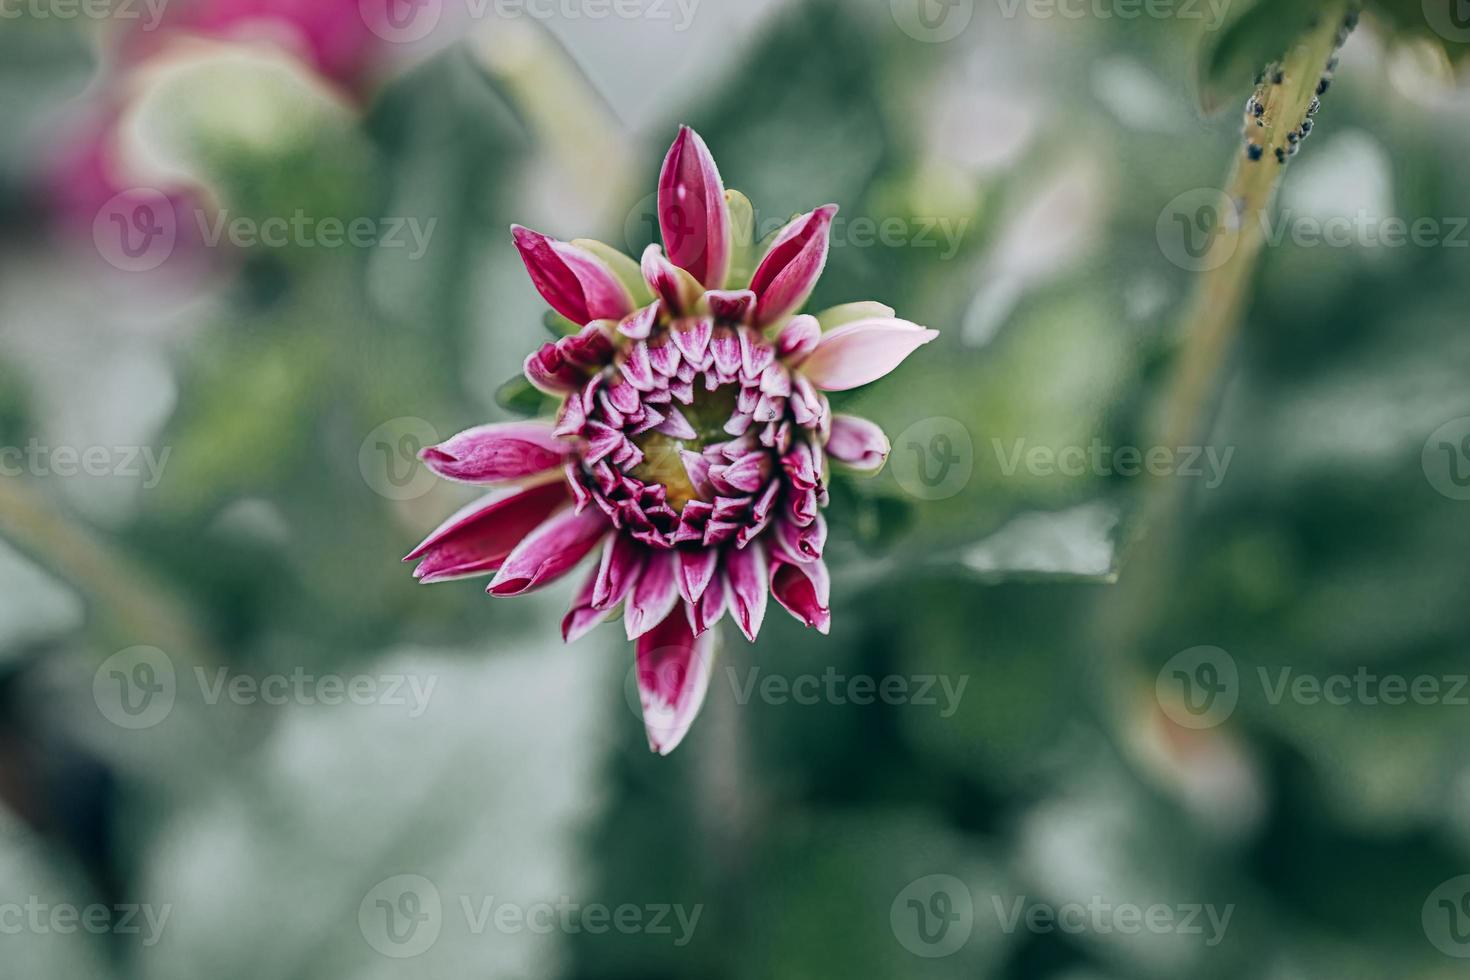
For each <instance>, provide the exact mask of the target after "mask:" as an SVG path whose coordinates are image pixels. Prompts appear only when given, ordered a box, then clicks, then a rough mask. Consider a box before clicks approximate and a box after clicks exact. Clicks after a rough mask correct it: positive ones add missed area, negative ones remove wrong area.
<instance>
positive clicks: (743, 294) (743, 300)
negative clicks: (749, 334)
mask: <svg viewBox="0 0 1470 980" xmlns="http://www.w3.org/2000/svg"><path fill="white" fill-rule="evenodd" d="M704 301H705V302H706V303H708V304H709V313H710V316H712V317H714V318H715V319H716V320H719V321H720V322H721V323H745V322H746V321H747V320H749V319H750V311H751V310H752V309H753V308H754V307H755V293H753V292H751V291H750V290H748V289H732V290H724V289H711V290H710V291H709V292H707V293H705V294H704Z"/></svg>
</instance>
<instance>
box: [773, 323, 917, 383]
mask: <svg viewBox="0 0 1470 980" xmlns="http://www.w3.org/2000/svg"><path fill="white" fill-rule="evenodd" d="M938 336H939V331H937V330H930V329H928V328H927V327H921V326H919V325H918V324H916V323H910V322H908V321H907V320H893V319H878V320H859V321H857V322H856V323H848V324H844V325H843V326H840V327H837V328H836V329H834V330H831V331H828V332H827V333H825V334H823V335H822V339H821V342H820V343H818V344H817V349H816V350H814V351H812V354H811V356H810V357H808V358H807V359H806V362H805V363H804V364H802V366H801V371H802V374H804V375H806V377H807V378H809V379H810V380H811V382H812V383H813V384H814V385H816V386H817V387H818V388H822V389H824V390H826V391H847V390H848V389H849V388H857V387H860V386H862V385H865V384H869V383H871V382H873V381H877V380H878V379H879V378H881V377H883V376H884V375H885V374H887V373H888V372H890V371H892V370H893V369H894V368H896V367H898V366H899V365H900V364H902V363H903V361H904V358H906V357H908V356H909V355H910V354H912V353H913V352H914V351H916V350H918V349H919V348H920V347H922V346H924V345H925V344H927V343H929V341H931V340H933V339H934V338H935V337H938Z"/></svg>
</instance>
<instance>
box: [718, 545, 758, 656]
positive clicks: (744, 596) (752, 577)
mask: <svg viewBox="0 0 1470 980" xmlns="http://www.w3.org/2000/svg"><path fill="white" fill-rule="evenodd" d="M725 574H726V576H727V578H728V579H729V581H730V597H731V600H732V605H733V606H734V609H735V622H736V623H737V624H738V625H739V626H740V632H742V633H744V634H745V638H746V639H747V640H749V641H750V642H752V643H754V642H755V638H756V636H757V634H759V633H760V631H761V623H762V622H763V621H764V620H765V618H766V593H767V590H766V552H765V548H764V547H763V546H761V545H759V544H753V545H751V546H749V547H747V548H731V549H729V550H728V551H726V552H725Z"/></svg>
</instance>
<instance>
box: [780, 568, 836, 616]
mask: <svg viewBox="0 0 1470 980" xmlns="http://www.w3.org/2000/svg"><path fill="white" fill-rule="evenodd" d="M831 592H832V582H831V579H830V577H829V576H828V574H827V565H826V563H825V562H823V561H814V562H810V563H807V564H791V563H788V562H784V561H781V560H780V559H779V558H776V559H774V560H772V562H771V594H772V595H774V596H775V597H776V601H777V602H779V603H780V604H781V606H782V607H783V608H784V609H785V610H786V611H787V612H789V613H791V615H793V616H795V617H796V618H797V619H798V620H800V621H801V622H803V623H805V624H806V625H807V626H810V627H811V628H813V629H815V630H816V631H817V632H819V633H822V634H826V633H827V631H828V630H830V629H831V628H832V610H831V608H830V606H831Z"/></svg>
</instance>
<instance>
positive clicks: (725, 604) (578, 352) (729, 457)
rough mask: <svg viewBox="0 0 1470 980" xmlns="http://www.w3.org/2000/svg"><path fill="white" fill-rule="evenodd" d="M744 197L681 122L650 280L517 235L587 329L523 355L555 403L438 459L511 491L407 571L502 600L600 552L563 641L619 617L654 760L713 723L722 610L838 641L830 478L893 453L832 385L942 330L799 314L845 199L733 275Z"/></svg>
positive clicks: (620, 262) (526, 255) (851, 309)
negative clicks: (769, 616)
mask: <svg viewBox="0 0 1470 980" xmlns="http://www.w3.org/2000/svg"><path fill="white" fill-rule="evenodd" d="M735 197H736V196H735V195H727V194H726V192H725V188H724V185H723V184H722V183H721V180H720V174H719V171H718V170H717V169H716V168H715V162H714V160H713V159H712V158H711V156H710V153H709V150H708V149H707V148H706V147H705V144H704V141H703V140H701V139H700V138H699V136H698V135H697V134H696V133H695V132H694V131H693V130H691V129H687V128H686V129H683V130H681V132H680V133H679V138H678V139H677V140H676V141H675V143H674V146H673V148H672V149H671V150H670V151H669V155H668V159H667V160H666V161H665V162H664V168H663V175H662V177H661V178H660V180H659V220H660V225H661V228H662V231H663V237H664V241H665V243H666V245H667V246H668V254H667V255H666V254H665V253H664V250H663V249H661V248H659V246H657V245H651V246H649V248H648V250H647V251H646V252H645V253H644V254H643V261H642V265H641V275H640V268H639V265H638V264H637V263H635V262H634V261H633V260H632V259H630V258H628V257H627V256H624V255H621V254H619V253H616V252H614V251H613V250H611V249H609V248H607V247H606V246H602V245H599V244H597V243H594V242H589V243H585V244H584V243H566V242H560V241H557V240H555V239H553V238H548V237H547V236H545V235H541V234H538V233H536V232H534V231H531V230H529V229H527V228H522V227H519V226H517V227H515V228H514V229H513V233H514V236H515V243H516V246H517V248H518V249H519V250H520V253H521V257H522V259H523V260H524V261H525V263H526V268H527V270H528V271H529V272H530V274H531V281H532V282H533V283H534V284H535V286H536V288H537V290H539V291H540V293H541V295H542V296H543V297H544V298H545V299H546V301H547V302H548V303H550V304H551V306H552V307H553V308H554V309H555V310H556V311H557V312H558V313H560V314H561V315H562V316H564V317H566V318H567V319H568V320H570V321H572V322H573V323H574V324H576V325H577V327H579V328H580V330H579V332H577V333H575V334H573V335H571V336H568V337H566V338H564V339H562V340H559V341H557V342H555V343H549V344H546V345H545V346H544V347H542V348H541V350H539V351H537V352H536V353H534V354H532V355H531V357H530V358H529V359H528V360H527V361H526V366H525V371H526V376H527V378H529V379H530V381H531V383H532V384H534V385H535V386H536V387H537V388H539V389H540V390H541V391H543V392H546V393H548V394H550V395H553V396H555V397H557V398H559V399H561V408H560V410H559V411H558V413H557V415H556V417H555V419H554V420H549V421H541V422H515V423H507V424H501V425H487V426H482V427H480V428H476V429H471V430H469V431H468V432H464V433H461V434H459V435H457V436H455V437H454V438H452V439H450V440H449V441H448V442H445V443H443V444H442V445H439V446H434V447H431V448H429V449H426V450H424V452H423V454H422V458H423V460H424V462H425V463H426V464H427V465H428V466H429V467H430V468H431V469H432V470H433V471H434V472H435V473H437V474H439V475H440V476H442V477H445V478H446V479H450V480H457V481H460V482H464V483H472V484H481V485H485V486H491V487H502V488H505V487H509V488H510V489H500V490H496V491H495V492H493V493H491V495H490V496H488V497H485V498H484V499H482V500H480V501H478V502H477V503H475V504H472V505H471V506H469V507H467V508H465V509H464V510H463V511H461V512H460V513H458V514H456V515H454V516H453V517H452V518H450V519H449V520H448V521H447V522H445V523H444V524H443V525H442V526H441V527H440V528H439V529H438V530H436V531H435V532H434V533H433V534H431V535H429V537H428V539H427V540H426V541H424V543H423V544H421V545H419V547H418V548H416V549H415V550H414V551H413V553H412V554H410V555H409V556H408V559H406V560H409V561H418V562H419V565H418V568H417V569H416V571H415V573H414V574H415V576H416V577H418V578H419V579H421V580H422V581H424V582H438V581H444V580H448V579H454V578H463V577H467V576H473V575H485V574H489V573H494V576H495V577H494V579H493V580H492V581H491V582H490V587H489V592H490V594H491V595H495V596H513V595H520V594H522V593H525V592H529V591H531V590H533V589H538V588H541V587H542V586H545V585H547V584H549V583H551V582H553V581H555V580H557V579H558V578H560V577H562V576H563V575H565V574H567V573H568V572H570V571H571V570H572V569H573V568H574V567H575V566H576V565H577V564H578V563H579V562H581V561H582V559H583V558H585V557H587V556H588V555H591V554H592V553H593V552H594V551H595V550H596V551H598V554H597V557H596V558H595V560H594V561H593V562H592V568H591V571H590V573H589V574H588V575H587V578H586V580H585V581H584V582H583V584H582V587H581V589H580V590H579V591H578V593H577V596H576V599H575V600H574V601H573V603H572V608H571V611H570V612H568V613H567V616H566V619H565V620H564V622H563V623H562V633H563V636H564V637H565V638H566V640H567V641H568V642H570V641H572V640H575V639H577V638H578V637H581V636H582V635H584V634H586V633H587V632H588V631H589V630H591V629H592V628H593V627H594V626H596V625H597V624H598V623H600V622H602V621H603V620H605V619H606V618H608V617H609V616H610V615H611V614H612V613H613V612H614V611H615V610H616V609H617V608H618V607H619V606H621V607H622V608H623V624H624V626H625V628H626V630H627V634H628V638H629V639H630V640H635V641H637V668H638V669H637V674H638V682H639V689H640V694H641V700H642V704H643V714H644V721H645V725H646V727H647V730H648V738H649V744H650V746H651V747H652V748H653V749H654V751H656V752H659V753H660V754H667V753H669V752H670V751H672V750H673V749H674V747H675V746H677V745H678V744H679V742H680V741H681V740H682V739H683V737H684V735H685V733H686V732H687V731H688V729H689V725H690V723H691V722H692V721H693V720H694V716H695V715H696V714H697V713H698V711H699V707H700V704H701V703H702V701H703V699H704V694H705V690H706V688H707V686H708V684H709V678H710V670H711V661H712V657H713V646H712V643H713V634H712V633H711V632H710V630H711V627H713V626H714V625H715V623H716V622H718V621H719V620H720V619H721V618H722V617H724V616H725V615H726V614H729V615H730V617H731V618H732V619H733V620H734V622H735V624H736V625H737V626H738V627H739V629H740V631H741V632H742V633H743V634H745V636H746V638H748V639H749V640H752V641H754V640H755V638H756V635H757V634H758V633H759V632H760V628H761V623H762V621H763V620H764V618H765V614H766V604H767V597H768V596H774V597H775V599H776V602H777V603H779V604H780V605H781V606H782V607H783V608H784V609H786V610H787V611H788V612H790V613H791V614H792V615H793V616H795V617H796V618H797V619H798V620H799V621H801V622H803V623H805V624H806V625H807V626H810V627H813V628H815V629H817V630H819V631H821V632H823V633H826V632H827V630H828V628H829V626H830V623H831V613H830V611H829V585H830V583H829V578H828V574H827V566H826V564H825V563H824V562H823V560H822V549H823V546H824V545H825V543H826V539H827V525H826V522H825V521H824V520H823V519H822V514H821V511H822V508H823V507H824V506H825V505H826V502H827V490H826V478H827V470H828V464H829V462H837V463H841V464H845V465H848V466H850V467H853V468H856V469H859V470H865V471H875V470H877V469H878V468H879V467H881V466H882V464H883V461H884V459H885V458H886V456H887V454H888V440H887V439H886V438H885V437H884V435H883V432H882V431H881V430H880V429H879V428H878V427H877V426H875V425H874V424H873V423H871V422H867V421H865V420H863V419H858V418H851V417H847V416H842V415H836V416H834V415H833V414H832V411H831V409H830V407H829V406H828V403H827V398H826V396H825V395H823V394H822V393H823V392H824V391H845V390H847V389H849V388H856V387H858V386H859V385H865V384H867V383H869V382H870V381H876V380H877V379H879V378H881V377H883V376H884V375H885V374H887V373H888V372H890V371H892V370H893V369H894V368H896V367H897V366H898V365H899V364H900V363H901V362H902V361H903V360H904V358H906V357H907V356H908V355H909V354H910V353H912V352H913V351H914V350H915V349H916V348H918V347H919V346H921V345H923V344H926V343H928V342H929V341H930V340H933V339H934V337H935V336H937V334H936V333H935V331H933V330H928V329H925V328H924V327H920V326H917V325H915V324H913V323H909V322H908V321H906V320H900V319H896V318H895V317H894V316H893V311H892V310H890V309H888V308H887V307H883V306H880V305H879V304H876V303H863V304H855V305H852V306H845V307H839V308H837V309H836V310H832V311H829V312H828V313H827V314H823V315H822V317H820V318H819V317H814V316H809V315H805V314H799V313H798V311H799V310H800V309H801V308H802V306H803V304H805V302H806V300H807V297H809V296H810V295H811V292H812V289H813V287H814V286H815V285H816V283H817V279H818V278H819V277H820V276H821V273H822V269H823V266H824V265H825V264H826V261H827V249H828V238H829V231H830V228H831V223H832V216H833V214H835V213H836V211H837V208H836V207H835V206H833V205H828V206H826V207H822V208H818V209H817V210H815V211H813V212H811V213H810V214H805V215H802V216H801V217H799V218H797V219H796V220H795V221H793V222H792V223H791V224H790V225H788V226H787V227H786V228H785V229H783V230H782V231H781V232H780V233H779V234H778V235H777V236H776V237H775V238H774V240H773V241H772V242H771V244H770V245H769V247H768V248H766V250H765V254H764V257H763V258H762V259H761V260H760V262H759V263H758V264H757V265H756V267H755V272H754V274H753V275H751V276H750V277H749V279H748V281H746V279H745V277H744V276H741V278H740V281H736V282H732V281H731V277H732V274H731V269H732V263H733V260H734V255H735V251H736V248H735V243H734V237H735V236H734V233H733V229H732V226H733V222H732V218H731V210H730V201H731V200H732V199H734V198H735ZM824 322H825V324H826V326H827V327H828V329H826V330H825V331H824V330H823V323H824ZM599 549H600V550H599Z"/></svg>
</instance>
